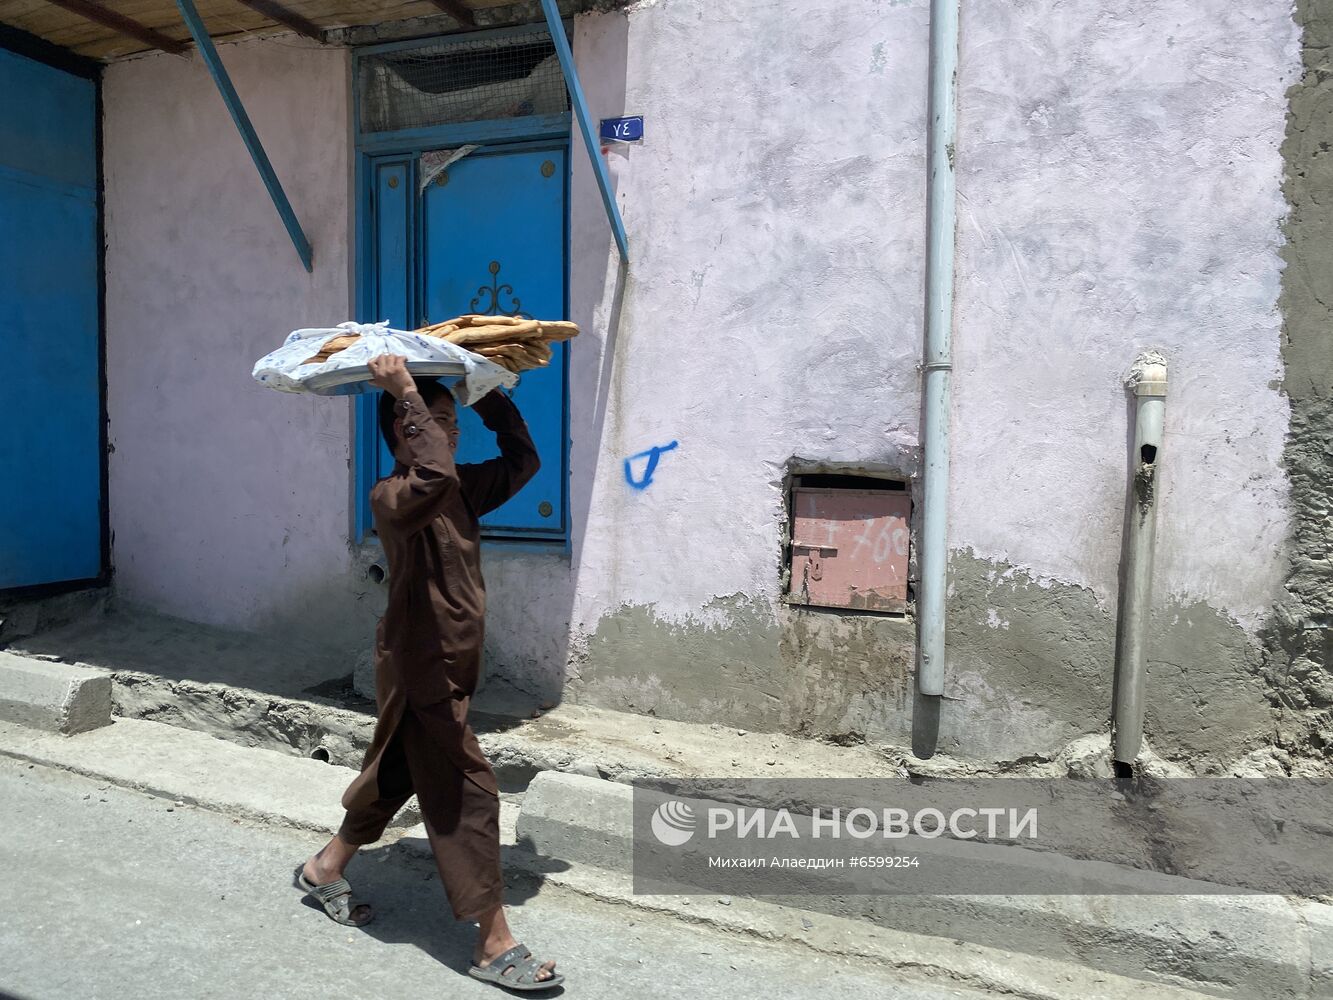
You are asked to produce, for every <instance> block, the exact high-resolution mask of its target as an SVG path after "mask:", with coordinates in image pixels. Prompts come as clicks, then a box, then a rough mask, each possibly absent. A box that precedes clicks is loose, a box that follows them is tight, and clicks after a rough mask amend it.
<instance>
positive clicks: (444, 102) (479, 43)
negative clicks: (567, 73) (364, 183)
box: [358, 31, 569, 132]
mask: <svg viewBox="0 0 1333 1000" xmlns="http://www.w3.org/2000/svg"><path fill="white" fill-rule="evenodd" d="M359 65H360V69H359V79H358V86H359V90H360V106H361V111H360V119H361V120H360V125H361V131H362V132H389V131H394V130H397V129H410V128H423V127H426V126H430V125H447V124H449V123H452V122H468V121H485V120H489V119H493V118H520V117H524V116H527V115H551V114H560V113H562V112H565V111H568V110H569V95H568V93H566V91H565V82H564V78H563V77H562V75H561V73H560V62H559V60H558V59H557V58H556V54H555V44H554V43H553V42H552V40H551V35H550V33H549V32H547V31H541V32H531V33H528V34H523V35H510V36H505V37H500V38H476V39H461V40H459V41H447V42H432V43H430V44H428V45H423V46H421V47H419V48H412V49H401V50H396V51H392V52H384V53H380V54H376V55H371V56H365V57H363V58H362V59H361V60H360V63H359Z"/></svg>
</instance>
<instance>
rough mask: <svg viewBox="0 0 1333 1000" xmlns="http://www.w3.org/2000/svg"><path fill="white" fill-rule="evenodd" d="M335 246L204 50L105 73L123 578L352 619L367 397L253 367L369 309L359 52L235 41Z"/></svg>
mask: <svg viewBox="0 0 1333 1000" xmlns="http://www.w3.org/2000/svg"><path fill="white" fill-rule="evenodd" d="M220 52H221V54H222V58H223V61H224V62H225V63H226V65H227V67H228V69H229V71H230V73H231V75H232V79H233V81H234V83H235V85H236V88H237V90H238V91H239V93H240V96H241V98H242V100H243V101H244V102H245V104H246V107H247V109H248V110H249V113H250V116H251V118H252V120H253V121H254V124H255V127H256V129H257V130H258V133H259V135H260V138H261V139H262V141H263V142H264V144H265V148H266V149H267V151H268V154H269V157H270V158H271V160H272V162H273V165H274V168H275V169H276V171H277V174H278V176H279V178H280V179H281V180H282V183H283V185H284V187H285V189H286V191H287V193H288V195H289V197H290V198H291V201H292V205H293V207H294V208H295V211H296V215H297V217H298V218H299V219H300V220H301V222H302V225H303V226H304V227H305V230H306V233H307V234H308V236H309V238H310V242H311V244H312V245H313V247H314V254H315V268H314V273H313V274H307V273H306V271H305V269H304V268H303V267H302V265H301V263H300V261H299V259H298V258H297V255H296V252H295V250H294V249H293V247H292V245H291V242H290V240H289V238H288V236H287V233H286V230H285V229H284V228H283V226H282V223H281V221H280V220H279V218H278V215H277V213H276V212H275V210H274V208H273V205H272V203H271V202H270V200H269V197H268V194H267V193H266V191H265V189H264V186H263V183H262V182H261V180H260V177H259V174H258V173H257V171H256V170H255V168H254V166H253V165H252V164H251V162H250V159H249V156H248V154H247V153H246V150H245V147H244V145H243V143H242V141H241V138H240V136H239V134H238V133H237V131H236V129H235V127H234V126H233V125H232V122H231V120H230V118H229V117H228V115H227V112H226V109H225V108H224V106H223V103H222V100H221V98H220V97H219V96H218V93H217V90H216V88H215V87H214V85H213V81H212V80H211V78H210V77H209V75H208V72H207V70H206V69H205V67H204V64H203V62H202V61H201V60H200V59H199V57H198V56H197V54H192V55H191V56H189V57H188V58H177V57H170V56H160V55H159V56H150V57H146V58H142V59H135V60H131V61H127V62H121V63H116V64H114V65H111V66H109V67H108V68H107V70H106V77H105V97H104V100H105V109H106V110H105V114H106V117H105V157H106V160H105V166H106V218H107V258H106V278H107V293H106V294H107V299H106V314H107V382H108V387H109V402H108V408H109V418H110V439H111V443H112V445H113V447H114V449H115V450H114V453H113V454H112V455H111V460H110V506H111V526H112V529H113V531H114V536H115V542H114V553H113V555H114V561H115V568H116V578H115V579H116V586H117V588H118V590H119V592H120V593H121V594H122V595H123V596H125V597H127V598H129V599H131V600H133V601H137V602H141V603H145V604H148V605H151V606H153V607H155V608H157V609H159V610H162V611H165V612H168V613H171V614H177V615H180V616H183V617H186V618H190V619H192V620H197V621H205V622H209V623H215V624H223V625H235V626H242V627H247V628H267V627H270V626H275V625H279V624H282V623H284V622H290V621H300V622H301V623H302V630H303V631H304V632H305V633H307V634H309V635H310V636H312V637H320V636H330V635H332V634H336V632H337V631H338V629H339V622H340V621H345V618H346V615H345V602H343V603H340V601H341V597H340V595H341V592H342V591H345V589H346V579H347V577H348V570H349V564H350V562H351V556H350V555H349V549H348V541H347V539H348V527H349V524H350V514H349V508H348V504H349V500H350V496H351V492H350V485H349V479H348V459H349V448H350V444H349V442H350V435H349V430H350V417H349V407H348V404H347V402H346V401H344V400H328V399H313V398H303V397H295V396H284V395H280V394H278V393H275V392H273V391H272V390H268V389H263V388H261V387H260V386H258V385H257V384H256V383H254V382H253V381H252V380H251V378H250V369H251V366H252V365H253V363H254V361H255V359H256V358H258V357H259V356H260V355H262V354H264V353H266V352H267V351H269V350H272V349H273V348H274V347H275V346H277V345H278V344H280V343H281V340H282V338H283V337H284V336H285V335H286V333H287V332H288V331H289V330H291V329H292V328H293V327H295V326H298V325H315V324H319V323H329V324H333V323H337V322H341V321H342V320H344V319H347V318H348V317H349V316H350V315H351V284H350V274H349V269H350V267H349V254H350V247H349V234H350V232H351V229H350V225H349V223H350V217H351V201H350V194H351V192H350V185H351V167H350V156H351V144H350V139H349V119H348V107H349V94H350V90H349V56H348V53H347V52H346V51H342V50H337V49H327V48H318V47H315V46H312V45H308V44H305V43H303V42H301V41H299V40H295V39H291V38H284V39H279V40H273V41H268V42H250V43H242V44H235V45H223V46H220Z"/></svg>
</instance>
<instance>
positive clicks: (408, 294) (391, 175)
mask: <svg viewBox="0 0 1333 1000" xmlns="http://www.w3.org/2000/svg"><path fill="white" fill-rule="evenodd" d="M420 176H421V172H420V164H419V163H417V162H416V161H414V160H413V159H412V158H401V157H388V158H383V159H379V160H376V161H374V162H373V164H372V166H371V176H370V178H369V180H370V183H371V184H372V185H373V187H372V199H373V213H374V234H373V241H374V245H373V248H372V252H373V258H374V262H375V263H374V284H375V297H374V302H375V315H376V317H377V318H379V319H388V320H389V321H390V322H391V323H392V324H393V325H395V326H398V325H402V324H403V323H404V322H405V321H410V325H418V324H424V323H427V322H438V321H440V320H444V319H449V318H451V317H453V316H458V315H462V314H464V313H491V314H503V315H507V316H530V317H536V318H539V319H563V318H564V316H565V297H566V296H565V272H566V267H565V246H566V240H565V192H566V164H565V149H564V147H563V146H560V147H556V148H548V149H536V150H534V149H531V148H528V149H522V150H517V151H504V150H503V149H496V150H493V151H490V150H488V151H483V152H475V153H473V154H472V155H470V156H467V157H465V158H463V159H462V160H459V161H457V162H455V163H453V164H451V165H450V166H449V167H448V168H447V169H446V170H444V171H443V172H441V173H439V174H437V175H436V176H434V177H433V178H432V179H431V180H430V182H429V183H428V184H426V186H425V190H424V191H423V192H421V193H420V194H419V195H417V194H414V193H410V192H412V190H413V189H414V188H415V187H416V186H417V184H418V178H419V177H420ZM414 276H415V280H414ZM567 349H568V345H566V344H558V345H555V351H554V356H553V358H552V360H551V364H550V366H549V367H547V368H543V369H540V370H537V371H530V372H525V373H523V375H522V376H521V379H520V382H519V385H518V387H517V388H516V389H515V390H514V392H513V397H514V401H515V403H517V405H518V407H519V409H520V410H521V411H522V413H523V416H524V417H525V418H526V419H527V423H528V428H529V430H530V431H531V433H532V438H533V441H534V443H535V444H536V445H537V449H538V451H539V452H540V454H541V460H542V467H541V471H540V472H538V473H537V476H536V477H535V478H534V479H533V480H532V482H530V483H528V485H527V486H525V487H524V488H523V490H522V491H521V492H519V494H518V495H517V496H515V497H514V498H513V499H512V500H510V501H509V502H508V503H506V504H505V505H504V506H502V507H501V508H499V509H498V510H496V511H493V512H492V513H490V514H488V515H487V516H486V517H484V518H483V519H482V526H483V528H484V529H485V531H486V533H487V534H488V535H490V536H493V537H495V536H506V537H511V538H532V539H542V538H551V539H559V538H563V537H564V533H565V520H566V518H565V506H566V499H565V492H566V491H565V483H566V479H567V476H566V448H565V441H566V437H567V431H566V417H565V414H566V407H565V384H566V381H565V369H566V354H567ZM459 424H460V428H461V430H462V440H461V443H460V445H459V453H458V460H459V461H460V462H482V461H485V460H486V459H488V458H491V457H493V456H495V455H496V454H497V450H496V446H495V437H494V435H493V434H491V432H490V431H488V430H486V429H485V427H483V426H482V424H481V421H480V420H479V419H478V418H477V416H476V414H474V413H473V412H472V411H471V410H470V409H466V408H460V412H459ZM377 455H378V458H377V465H378V473H379V475H380V476H385V475H388V473H389V471H390V470H391V469H392V467H393V458H392V456H390V455H389V453H388V450H387V449H386V448H384V447H383V446H382V444H381V445H380V446H379V447H378V451H377Z"/></svg>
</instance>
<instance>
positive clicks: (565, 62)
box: [542, 0, 629, 265]
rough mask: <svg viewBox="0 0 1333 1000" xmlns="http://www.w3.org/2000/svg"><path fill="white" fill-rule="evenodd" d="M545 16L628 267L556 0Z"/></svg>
mask: <svg viewBox="0 0 1333 1000" xmlns="http://www.w3.org/2000/svg"><path fill="white" fill-rule="evenodd" d="M542 12H543V13H544V14H545V15H546V26H547V27H548V28H550V29H551V40H552V41H554V42H555V54H556V55H557V56H558V57H559V58H560V71H561V72H562V73H563V74H564V75H565V87H566V88H567V89H568V90H569V101H570V103H571V104H573V105H574V117H575V119H577V120H578V123H579V131H580V132H582V133H583V145H584V146H586V147H587V150H588V159H590V160H591V161H592V169H593V171H594V173H596V174H597V187H598V188H599V189H600V190H601V192H602V205H603V206H604V207H605V208H606V219H607V221H608V222H610V223H611V231H612V232H613V233H614V234H615V237H616V246H617V247H619V248H620V261H621V264H622V265H624V264H628V263H629V241H628V240H627V239H626V237H625V223H624V222H623V221H622V220H621V218H620V209H619V208H618V207H616V199H615V196H614V195H613V194H612V193H611V175H610V174H609V173H607V170H606V162H605V161H604V160H603V159H602V155H601V144H600V143H599V142H598V141H597V137H596V135H594V133H593V130H592V118H591V116H589V114H588V101H587V99H586V98H584V96H583V85H582V84H581V83H579V75H578V72H577V71H576V70H575V69H574V53H573V52H571V51H570V50H569V39H567V38H566V37H565V26H564V25H563V24H562V23H561V22H560V10H559V8H558V7H556V2H555V0H542Z"/></svg>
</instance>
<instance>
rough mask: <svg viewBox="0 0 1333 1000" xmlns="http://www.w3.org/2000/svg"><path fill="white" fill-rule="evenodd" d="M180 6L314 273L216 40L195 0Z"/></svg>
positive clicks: (289, 207)
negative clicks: (209, 31) (210, 34)
mask: <svg viewBox="0 0 1333 1000" xmlns="http://www.w3.org/2000/svg"><path fill="white" fill-rule="evenodd" d="M176 6H177V8H179V10H180V12H181V17H182V18H183V19H184V21H185V26H186V27H187V28H189V29H190V34H191V35H192V36H193V37H194V44H195V45H196V46H198V48H199V54H200V55H201V56H203V57H204V64H205V65H206V66H207V67H208V72H209V73H210V74H212V77H213V82H214V83H215V84H217V88H218V93H219V94H221V95H222V103H223V104H225V105H226V106H227V111H229V112H230V113H231V120H232V121H233V122H235V123H236V130H237V131H238V132H240V133H241V138H242V139H243V140H245V148H246V149H248V150H249V151H250V159H252V160H253V161H254V164H255V169H256V170H258V171H259V176H260V177H262V178H263V180H264V187H266V188H268V195H269V197H270V198H272V199H273V207H274V208H276V209H277V210H278V215H280V216H282V224H283V225H284V226H286V227H287V235H289V236H290V237H291V238H292V243H293V244H294V245H295V246H296V253H297V254H298V255H299V256H300V258H301V263H302V264H304V265H305V269H306V270H307V271H314V265H313V263H312V260H311V254H310V241H309V240H307V239H306V236H305V231H304V230H303V229H302V228H301V223H300V222H299V221H298V220H297V218H296V213H295V212H293V211H292V203H291V202H290V201H288V200H287V193H286V192H285V191H283V189H282V184H281V183H280V182H279V181H278V175H277V174H276V173H274V171H273V164H272V163H270V162H269V159H268V154H267V153H265V152H264V147H263V145H261V144H260V142H259V135H258V133H256V132H255V127H254V125H252V124H251V123H250V116H249V115H248V114H246V113H245V105H243V104H242V103H241V98H240V96H239V95H238V94H237V93H236V88H235V87H233V86H232V83H231V77H229V76H228V75H227V69H226V67H225V66H223V65H222V59H221V58H220V57H219V56H218V50H217V49H216V48H215V47H214V46H213V39H211V38H209V37H208V29H207V28H205V27H204V22H203V21H202V20H201V19H200V17H199V11H197V10H196V9H195V6H194V0H176Z"/></svg>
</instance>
